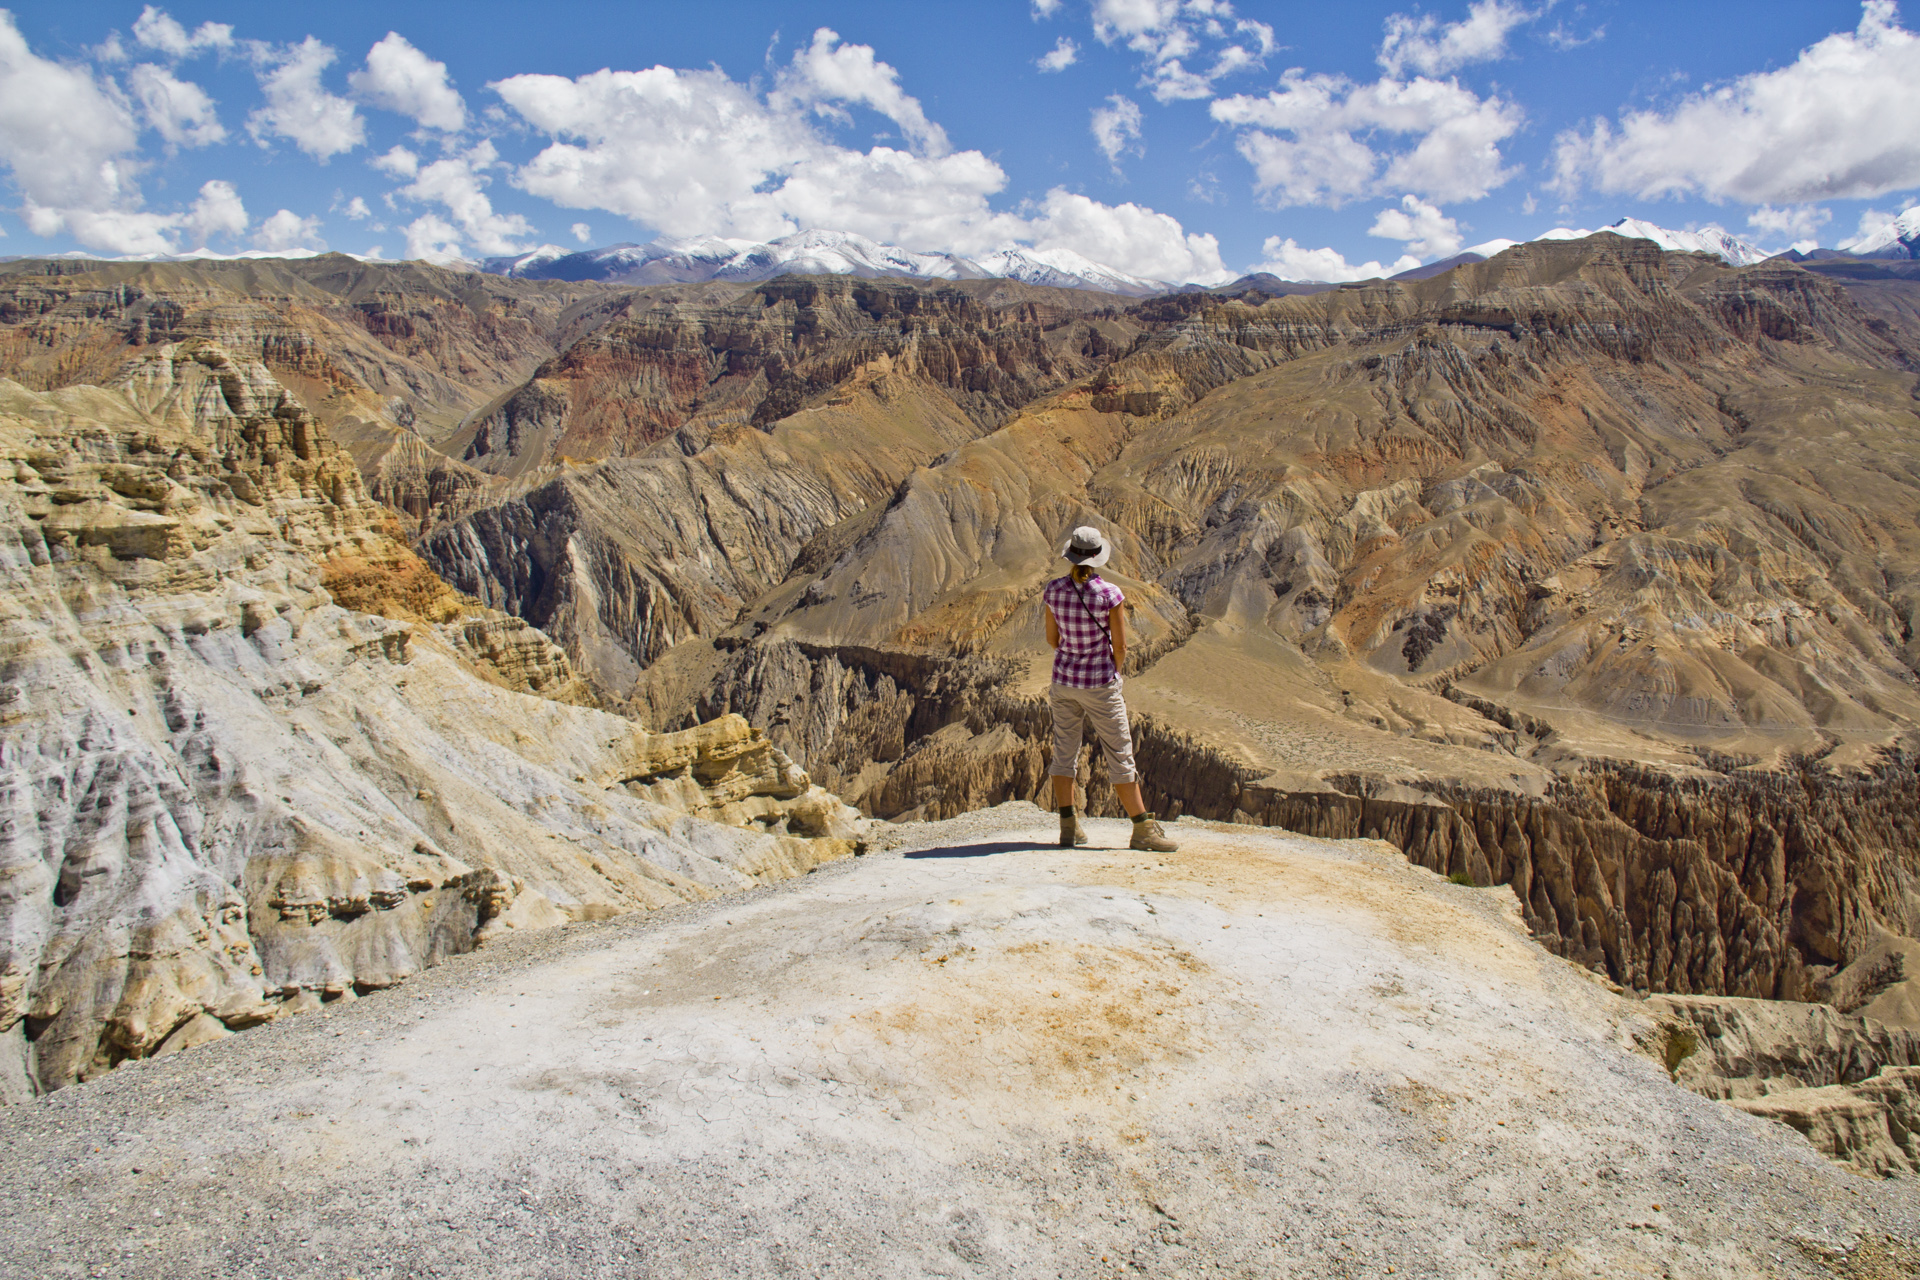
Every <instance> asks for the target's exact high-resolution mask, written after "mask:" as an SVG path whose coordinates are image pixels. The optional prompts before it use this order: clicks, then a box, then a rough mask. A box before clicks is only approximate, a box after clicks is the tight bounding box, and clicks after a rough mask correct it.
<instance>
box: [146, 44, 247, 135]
mask: <svg viewBox="0 0 1920 1280" xmlns="http://www.w3.org/2000/svg"><path fill="white" fill-rule="evenodd" d="M127 89H128V90H129V91H130V92H131V93H132V94H133V98H134V101H136V102H138V103H139V104H140V112H141V114H142V115H143V116H144V117H145V118H146V122H147V124H148V126H149V127H151V128H152V129H153V131H154V132H155V133H157V134H159V135H160V136H161V137H162V138H164V139H166V142H167V145H168V146H172V147H204V146H209V145H211V144H212V143H215V142H220V141H223V140H224V139H225V138H226V136H227V130H226V126H225V125H223V124H221V123H220V117H219V115H218V114H217V113H216V112H215V111H214V109H213V99H212V98H210V97H208V96H207V91H206V90H205V89H202V88H201V87H200V86H199V85H197V84H194V83H193V82H191V81H188V80H180V79H177V78H175V76H174V74H173V73H172V72H171V71H168V70H167V69H166V68H165V67H161V66H155V65H154V64H153V63H151V62H143V63H141V64H140V65H138V66H136V67H134V68H133V69H132V70H130V71H128V72H127Z"/></svg>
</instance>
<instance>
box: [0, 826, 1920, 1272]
mask: <svg viewBox="0 0 1920 1280" xmlns="http://www.w3.org/2000/svg"><path fill="white" fill-rule="evenodd" d="M1089 827H1090V830H1091V832H1092V834H1093V838H1094V840H1095V842H1096V843H1104V844H1106V845H1108V846H1110V847H1108V848H1105V849H1100V848H1092V849H1085V850H1079V851H1073V852H1063V851H1060V850H1058V849H1054V848H1051V847H1049V846H1050V843H1051V840H1050V838H1051V836H1052V834H1053V826H1052V823H1051V821H1050V820H1049V819H1047V818H1046V817H1045V816H1044V815H1042V814H1040V812H1039V811H1038V810H1036V809H1034V808H1033V807H1031V806H1028V805H1006V806H1002V807H1001V808H999V809H996V810H989V811H986V812H983V813H976V814H970V815H967V816H966V817H964V818H960V819H956V820H954V821H951V822H946V823H938V824H913V825H910V826H902V827H896V828H885V829H882V831H881V832H880V839H879V841H878V844H879V846H880V851H878V852H875V853H873V854H871V855H869V856H867V857H864V858H860V859H857V860H853V861H849V862H845V863H840V864H836V865H834V866H830V867H826V868H822V869H821V870H819V871H817V872H815V873H814V874H812V875H809V876H806V877H804V878H802V879H800V880H796V881H791V882H788V883H786V884H782V885H777V886H773V887H770V888H767V889H761V890H756V891H754V892H751V893H748V894H742V895H739V896H735V897H730V898H725V899H721V900H717V901H714V902H709V903H705V904H701V905H698V906H694V907H683V908H674V909H670V910H667V911H662V912H658V913H656V914H653V915H649V916H644V917H640V916H636V917H625V918H622V919H617V920H612V921H606V922H602V923H599V924H581V925H573V926H569V927H567V928H565V929H558V930H550V931H547V932H545V933H539V934H534V935H529V936H526V937H521V938H514V939H510V940H508V941H506V942H504V943H502V944H499V945H497V946H492V947H489V948H488V949H486V950H485V951H483V952H480V953H478V954H475V955H471V956H465V957H460V958H457V959H455V960H452V961H450V962H448V963H446V964H444V965H442V966H440V967H439V968H437V969H434V970H432V971H430V972H428V973H426V974H423V975H421V976H420V977H418V978H416V979H414V980H411V981H409V982H408V983H406V984H405V985H403V986H401V987H399V988H396V989H394V990H392V991H387V992H382V993H380V994H378V995H376V996H373V997H369V998H367V999H364V1000H360V1001H356V1002H352V1003H348V1004H336V1005H333V1006H330V1007H328V1008H326V1009H323V1010H320V1011H318V1012H315V1013H311V1014H305V1015H300V1016H297V1017H292V1018H289V1019H287V1020H286V1021H284V1022H280V1023H275V1024H271V1025H269V1026H266V1027H263V1028H260V1029H258V1030H255V1031H249V1032H246V1033H244V1034H241V1035H237V1036H234V1037H232V1038H230V1039H227V1040H223V1041H220V1042H218V1043H216V1044H212V1045H207V1046H204V1047H202V1048H198V1049H194V1050H189V1051H187V1052H185V1053H182V1054H179V1055H177V1056H174V1057H171V1058H167V1059H163V1060H160V1061H155V1062H144V1063H136V1064H132V1065H129V1066H127V1067H123V1068H121V1069H120V1070H118V1071H115V1072H113V1073H112V1074H110V1075H108V1076H106V1077H104V1078H102V1079H100V1080H98V1081H95V1082H92V1083H90V1084H86V1085H82V1086H77V1087H75V1088H72V1089H68V1090H65V1091H63V1092H61V1093H58V1094H55V1095H52V1096H50V1097H48V1098H45V1099H42V1100H39V1101H36V1102H33V1103H29V1104H25V1105H21V1106H17V1107H13V1108H10V1109H8V1110H6V1111H4V1112H0V1137H3V1138H4V1141H3V1142H0V1194H4V1196H5V1199H6V1203H7V1205H8V1207H9V1212H8V1218H7V1227H6V1231H5V1233H4V1238H0V1276H8V1277H14V1276H18V1277H35V1278H36V1280H37V1278H39V1277H65V1276H83V1275H84V1276H127V1277H144V1276H167V1277H177V1276H185V1275H192V1276H221V1277H228V1276H231V1277H295V1276H299V1277H308V1276H312V1277H334V1278H336V1280H337V1278H340V1277H358V1278H359V1280H373V1278H374V1277H399V1276H473V1277H480V1276H489V1277H491V1276H555V1277H561V1276H565V1277H599V1276H621V1277H628V1276H632V1277H655V1276H657V1277H705V1276H715V1277H728V1278H730V1280H737V1278H740V1277H758V1276H835V1275H847V1276H862V1277H895V1276H899V1277H908V1276H915V1277H917V1276H954V1277H959V1276H1008V1277H1033V1276H1061V1277H1068V1276H1071V1277H1091V1276H1114V1275H1148V1276H1155V1277H1162V1276H1165V1277H1180V1276H1192V1277H1198V1276H1212V1275H1218V1276H1246V1277H1255V1276H1258V1277H1272V1276H1300V1277H1320V1276H1333V1277H1345V1276H1381V1275H1394V1276H1396V1277H1398V1276H1416V1277H1418V1276H1431V1277H1456V1276H1460V1277H1481V1276H1484V1277H1495V1276H1520V1275H1526V1276H1553V1277H1562V1276H1567V1277H1570V1276H1596V1277H1597V1276H1606V1277H1614V1276H1648V1277H1669V1276H1670V1277H1729V1278H1731V1277H1741V1278H1745V1277H1751V1276H1809V1277H1813V1276H1835V1275H1838V1276H1848V1277H1855V1278H1858V1280H1867V1278H1869V1277H1871V1278H1876V1280H1877V1278H1879V1277H1893V1276H1912V1275H1915V1274H1920V1250H1916V1248H1915V1244H1916V1241H1917V1240H1920V1195H1917V1194H1916V1189H1915V1185H1914V1184H1913V1183H1912V1182H1911V1181H1901V1182H1885V1183H1882V1182H1875V1181H1870V1180H1868V1179H1865V1178H1862V1177H1860V1176H1858V1175H1856V1174H1853V1173H1851V1172H1849V1171H1847V1170H1845V1169H1843V1168H1840V1167H1838V1166H1835V1165H1832V1164H1829V1163H1827V1162H1826V1161H1825V1160H1823V1159H1821V1158H1820V1157H1819V1156H1818V1155H1816V1154H1815V1153H1814V1152H1813V1151H1812V1149H1811V1148H1810V1147H1808V1146H1807V1144H1806V1143H1805V1142H1804V1141H1803V1140H1802V1139H1801V1138H1800V1137H1799V1136H1798V1135H1797V1134H1794V1133H1792V1132H1791V1131H1789V1130H1786V1129H1784V1128H1781V1127H1778V1126H1774V1125H1770V1124H1768V1123H1766V1122H1764V1121H1761V1120H1757V1119H1755V1118H1753V1117H1750V1116H1747V1115H1744V1114H1743V1113H1741V1112H1738V1111H1735V1110H1733V1109H1731V1108H1728V1107H1724V1106H1721V1105H1719V1104H1717V1103H1713V1102H1710V1101H1707V1100H1705V1099H1702V1098H1699V1097H1696V1096H1694V1095H1693V1094H1690V1093H1687V1092H1685V1091H1684V1090H1681V1089H1678V1088H1676V1087H1675V1086H1673V1085H1672V1084H1671V1083H1670V1082H1669V1081H1668V1080H1667V1078H1666V1075H1665V1073H1664V1072H1663V1071H1662V1070H1661V1069H1660V1068H1659V1067H1658V1066H1657V1065H1656V1064H1654V1063H1653V1062H1651V1061H1649V1060H1647V1059H1645V1058H1643V1057H1641V1056H1639V1055H1637V1054H1634V1053H1632V1052H1630V1051H1629V1049H1628V1048H1627V1047H1626V1045H1627V1042H1628V1037H1629V1035H1630V1032H1631V1031H1632V1029H1633V1028H1634V1026H1635V1025H1636V1022H1637V1019H1638V1016H1639V1015H1638V1014H1637V1013H1636V1010H1635V1005H1634V1002H1633V1001H1632V1000H1630V999H1626V998H1623V997H1621V996H1619V995H1617V994H1615V993H1613V992H1611V991H1609V990H1607V989H1606V988H1605V987H1604V986H1603V985H1601V984H1599V983H1597V982H1596V981H1595V980H1594V979H1593V978H1592V977H1591V976H1590V975H1587V974H1585V973H1583V972H1581V971H1579V970H1577V969H1575V968H1573V967H1571V966H1569V965H1566V964H1564V963H1563V962H1561V961H1559V960H1557V959H1555V958H1553V957H1551V956H1549V955H1547V954H1546V953H1545V952H1543V951H1541V950H1540V949H1539V948H1538V947H1537V946H1535V945H1534V944H1533V943H1532V942H1530V941H1528V940H1527V938H1526V936H1525V931H1524V929H1523V928H1522V927H1521V926H1520V925H1519V924H1518V922H1517V918H1516V917H1515V915H1514V911H1513V905H1514V904H1513V901H1512V896H1511V894H1510V893H1508V892H1507V891H1505V890H1480V889H1472V888H1466V887H1461V886H1456V885H1450V884H1447V883H1445V882H1444V881H1441V880H1440V879H1439V878H1437V877H1435V876H1433V875H1431V874H1429V873H1427V872H1424V871H1421V870H1419V869H1417V868H1412V867H1409V866H1408V865H1407V864H1406V862H1405V861H1404V859H1401V858H1400V857H1399V856H1398V855H1397V854H1395V853H1394V852H1392V851H1391V849H1390V848H1389V847H1387V846H1384V845H1380V844H1377V843H1372V842H1366V841H1350V842H1338V843H1330V842H1323V841H1315V840H1308V839H1304V838H1301V837H1295V836H1289V835H1286V834H1283V833H1278V832H1269V831H1260V830H1255V829H1250V828H1246V827H1232V826H1220V825H1214V824H1206V823H1194V822H1181V823H1179V824H1177V826H1175V827H1173V830H1174V832H1175V833H1176V834H1177V835H1178V836H1179V838H1180V839H1181V840H1182V842H1183V847H1182V849H1181V851H1180V853H1178V854H1175V855H1167V856H1155V855H1142V854H1131V853H1128V852H1126V851H1125V850H1124V848H1122V847H1120V846H1123V845H1124V842H1125V835H1126V825H1125V824H1124V823H1120V822H1102V821H1094V822H1092V823H1090V824H1089Z"/></svg>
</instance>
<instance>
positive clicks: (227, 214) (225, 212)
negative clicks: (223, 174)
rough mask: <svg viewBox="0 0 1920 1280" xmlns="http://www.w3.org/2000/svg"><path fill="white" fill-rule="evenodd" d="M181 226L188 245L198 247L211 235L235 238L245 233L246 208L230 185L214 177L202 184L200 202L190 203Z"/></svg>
mask: <svg viewBox="0 0 1920 1280" xmlns="http://www.w3.org/2000/svg"><path fill="white" fill-rule="evenodd" d="M181 225H182V226H184V227H185V228H186V231H187V235H188V237H189V243H191V244H192V245H194V246H195V247H196V248H198V247H201V246H204V245H205V244H206V243H207V241H208V240H210V239H212V238H213V237H214V236H217V235H224V236H237V235H239V234H240V233H241V232H243V231H245V230H246V229H247V207H246V205H244V204H242V203H241V202H240V193H239V192H238V191H236V190H234V186H233V184H232V183H231V182H223V181H221V180H220V179H218V178H215V179H214V180H213V181H211V182H208V183H204V184H202V186H201V187H200V197H199V199H197V200H195V201H194V202H193V208H192V209H190V210H188V212H187V216H186V218H185V219H184V220H183V222H182V224H181Z"/></svg>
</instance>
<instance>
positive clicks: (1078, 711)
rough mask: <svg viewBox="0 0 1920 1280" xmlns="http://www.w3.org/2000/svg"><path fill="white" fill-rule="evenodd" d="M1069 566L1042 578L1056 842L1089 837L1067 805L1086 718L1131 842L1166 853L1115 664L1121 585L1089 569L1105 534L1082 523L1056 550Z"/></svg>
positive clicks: (1169, 847) (1121, 648)
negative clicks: (1129, 826)
mask: <svg viewBox="0 0 1920 1280" xmlns="http://www.w3.org/2000/svg"><path fill="white" fill-rule="evenodd" d="M1060 554H1061V555H1062V556H1064V557H1065V558H1066V559H1067V560H1068V561H1070V562H1071V563H1072V565H1073V569H1072V571H1071V572H1069V573H1068V574H1067V575H1066V576H1064V577H1060V578H1055V579H1054V580H1053V581H1052V582H1049V583H1048V584H1047V585H1046V589H1045V590H1044V591H1042V592H1041V595H1040V598H1041V600H1042V601H1043V602H1044V603H1045V604H1046V606H1047V643H1048V644H1049V645H1051V646H1052V648H1053V651H1054V652H1053V684H1052V686H1051V688H1050V689H1049V690H1048V700H1049V701H1050V702H1051V703H1052V705H1053V765H1052V767H1051V768H1050V769H1049V770H1048V773H1049V774H1050V775H1051V776H1052V778H1053V804H1054V807H1055V808H1056V809H1058V810H1059V811H1060V847H1061V848H1063V849H1068V848H1072V847H1073V846H1074V845H1081V844H1085V843H1086V842H1087V833H1086V832H1085V831H1084V830H1083V829H1082V828H1081V826H1080V822H1079V820H1078V819H1077V818H1076V817H1075V816H1074V811H1073V786H1074V780H1075V779H1076V778H1077V777H1078V776H1079V773H1080V741H1081V738H1082V737H1083V736H1084V734H1085V731H1086V727H1087V725H1088V724H1089V723H1090V724H1091V725H1092V726H1093V731H1094V733H1095V734H1097V735H1098V736H1099V739H1100V748H1101V750H1102V751H1103V752H1105V753H1106V757H1107V777H1108V779H1109V780H1111V781H1112V783H1113V793H1114V794H1115V795H1117V796H1119V797H1120V803H1121V804H1122V805H1123V806H1125V808H1126V811H1127V815H1128V816H1129V817H1131V818H1132V819H1133V839H1132V841H1131V842H1130V843H1129V844H1128V846H1127V847H1128V848H1130V849H1140V850H1143V851H1146V852H1150V853H1172V852H1173V851H1174V850H1175V849H1178V848H1179V847H1180V846H1179V845H1177V844H1175V843H1174V842H1173V841H1172V840H1169V839H1168V838H1167V833H1166V832H1165V831H1164V830H1163V829H1162V828H1161V826H1160V823H1159V822H1158V821H1156V820H1155V818H1154V816H1153V815H1152V814H1151V813H1148V812H1147V806H1146V802H1145V801H1143V800H1142V799H1141V798H1140V777H1139V774H1138V773H1136V772H1135V771H1134V767H1133V732H1132V730H1131V729H1130V728H1129V727H1128V725H1127V704H1126V702H1125V701H1124V700H1123V699H1122V698H1121V696H1120V664H1121V663H1123V662H1125V661H1126V658H1127V614H1126V610H1125V609H1123V608H1121V607H1120V606H1121V605H1122V604H1123V603H1124V602H1125V600H1126V597H1125V596H1123V595H1121V594H1120V588H1118V587H1116V586H1114V585H1113V584H1112V583H1110V582H1108V581H1106V580H1105V579H1103V578H1101V576H1100V575H1099V574H1098V573H1097V572H1095V571H1096V570H1097V569H1099V568H1100V566H1101V565H1103V564H1105V563H1106V562H1107V557H1108V556H1110V555H1112V554H1113V547H1112V546H1111V545H1110V544H1109V543H1108V542H1107V539H1106V535H1104V534H1102V533H1101V532H1100V531H1099V530H1098V529H1095V528H1094V527H1092V526H1091V525H1081V526H1080V527H1079V528H1078V529H1075V530H1074V531H1073V533H1072V535H1071V536H1070V537H1069V538H1068V539H1067V545H1066V546H1065V547H1064V548H1063V549H1062V550H1061V553H1060Z"/></svg>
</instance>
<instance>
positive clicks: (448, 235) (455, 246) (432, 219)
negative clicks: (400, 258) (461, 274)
mask: <svg viewBox="0 0 1920 1280" xmlns="http://www.w3.org/2000/svg"><path fill="white" fill-rule="evenodd" d="M369 256H372V255H369ZM407 256H408V257H409V258H420V259H422V260H424V261H427V262H438V263H442V264H446V263H456V262H462V261H464V260H465V259H464V258H463V257H462V255H461V252H460V228H458V227H456V226H454V225H453V224H452V223H451V222H448V221H447V220H446V219H445V218H442V217H441V216H440V215H438V214H435V213H425V214H421V215H420V216H419V217H418V218H415V219H414V220H413V221H412V222H411V223H409V224H408V226H407Z"/></svg>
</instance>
